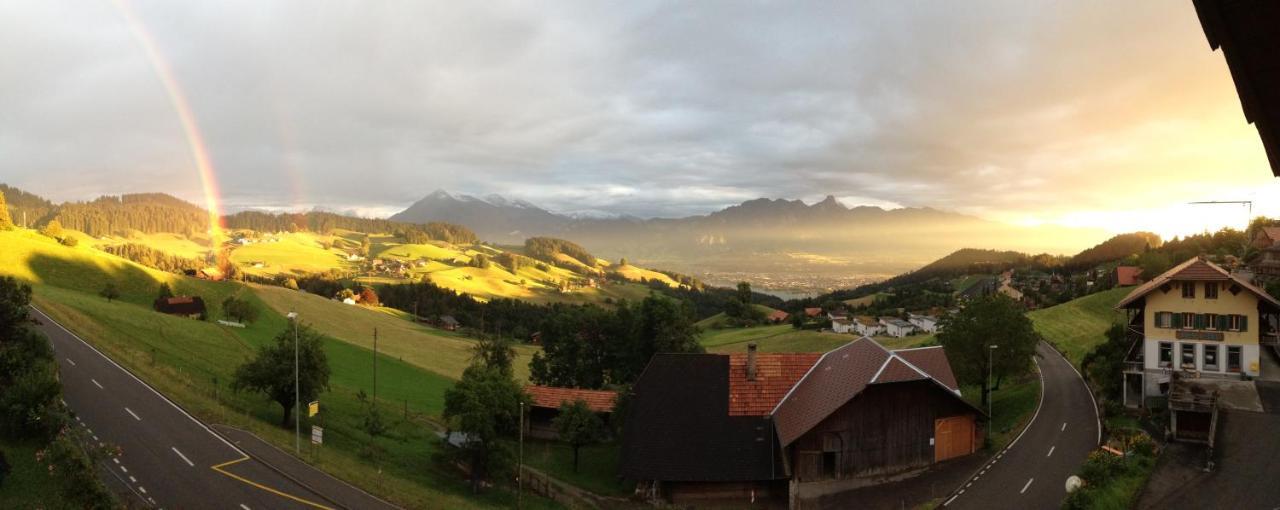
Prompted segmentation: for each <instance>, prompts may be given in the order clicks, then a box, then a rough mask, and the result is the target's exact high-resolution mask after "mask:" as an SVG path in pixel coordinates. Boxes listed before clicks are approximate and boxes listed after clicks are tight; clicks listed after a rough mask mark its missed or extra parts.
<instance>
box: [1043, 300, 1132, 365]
mask: <svg viewBox="0 0 1280 510" xmlns="http://www.w3.org/2000/svg"><path fill="white" fill-rule="evenodd" d="M1132 290H1133V288H1132V287H1122V288H1118V289H1111V290H1105V291H1102V292H1098V293H1096V294H1090V295H1088V296H1084V297H1082V298H1079V299H1074V300H1071V301H1068V302H1066V303H1062V304H1060V305H1057V306H1051V307H1049V308H1044V309H1041V310H1035V311H1032V312H1030V313H1028V314H1027V317H1030V318H1031V322H1032V323H1033V324H1035V327H1036V331H1038V332H1040V334H1041V335H1043V336H1044V339H1045V340H1046V341H1048V342H1049V343H1051V344H1053V345H1054V346H1056V347H1057V348H1058V349H1059V350H1061V351H1063V352H1064V353H1065V354H1066V356H1067V359H1069V360H1071V363H1072V364H1074V365H1076V366H1077V367H1079V366H1080V360H1082V359H1083V358H1084V355H1085V354H1087V353H1088V352H1089V351H1091V350H1093V348H1094V347H1096V346H1097V345H1098V344H1100V343H1102V341H1103V340H1105V337H1104V334H1105V333H1106V331H1107V328H1109V327H1111V325H1112V324H1114V323H1116V322H1119V321H1122V320H1123V319H1124V313H1123V312H1120V311H1117V310H1115V305H1116V303H1119V302H1120V300H1121V299H1123V298H1124V297H1125V296H1127V295H1128V294H1129V292H1130V291H1132Z"/></svg>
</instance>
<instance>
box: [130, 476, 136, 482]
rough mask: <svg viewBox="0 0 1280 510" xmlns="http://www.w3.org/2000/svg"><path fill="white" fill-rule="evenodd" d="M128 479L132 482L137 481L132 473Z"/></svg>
mask: <svg viewBox="0 0 1280 510" xmlns="http://www.w3.org/2000/svg"><path fill="white" fill-rule="evenodd" d="M129 481H130V482H133V483H138V479H137V478H134V477H133V475H129Z"/></svg>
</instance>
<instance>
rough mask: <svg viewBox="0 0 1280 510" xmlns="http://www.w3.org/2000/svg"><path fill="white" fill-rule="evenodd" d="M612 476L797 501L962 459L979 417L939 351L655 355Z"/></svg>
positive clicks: (704, 496)
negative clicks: (618, 470) (618, 468)
mask: <svg viewBox="0 0 1280 510" xmlns="http://www.w3.org/2000/svg"><path fill="white" fill-rule="evenodd" d="M632 391H633V397H632V401H631V404H630V406H629V407H628V415H627V420H626V424H627V425H626V427H625V431H624V437H623V451H622V466H621V474H622V476H623V477H625V478H627V479H631V480H637V481H638V482H639V484H640V488H641V489H642V490H643V491H644V492H645V493H646V494H647V495H648V497H650V498H653V499H660V500H666V501H670V502H673V503H678V504H688V503H696V502H714V503H715V504H729V505H737V504H749V503H764V502H772V503H774V504H778V505H786V506H790V507H792V508H799V507H803V506H805V505H804V503H805V502H806V501H809V500H816V499H817V497H818V496H819V495H821V494H826V493H831V492H832V491H833V490H841V488H842V487H847V488H855V487H858V486H862V485H866V484H868V483H873V482H872V480H873V479H874V478H876V477H878V476H881V475H886V474H897V473H906V472H909V471H913V470H918V469H922V468H925V467H928V466H930V465H931V464H934V463H936V462H941V461H944V460H948V459H951V458H955V457H960V456H964V455H968V454H970V453H973V452H974V451H976V449H977V448H978V447H979V444H980V441H979V440H978V438H979V437H980V436H979V430H980V429H979V420H981V419H983V417H984V415H983V414H982V412H981V411H980V410H978V409H977V408H975V407H973V406H972V405H971V404H969V403H968V402H967V401H965V400H964V399H962V398H961V397H960V390H959V386H958V385H957V384H956V380H955V376H954V375H953V373H952V371H951V365H950V363H949V362H948V361H947V357H946V355H945V353H944V352H943V350H942V348H941V347H926V348H919V349H906V350H899V351H889V350H887V349H885V348H884V347H882V346H880V344H878V343H876V342H875V341H874V340H872V339H870V338H866V337H863V338H860V339H858V340H856V341H853V342H850V343H848V344H846V345H844V346H842V347H840V348H838V349H835V350H833V351H830V352H827V353H826V354H822V355H819V354H811V353H788V354H763V353H757V352H756V351H755V346H754V345H751V346H749V348H748V352H747V353H745V354H658V355H655V356H654V357H653V359H652V360H650V362H649V365H648V367H647V368H646V369H645V371H644V373H643V374H642V375H641V376H640V379H639V380H638V381H636V383H635V385H634V386H633V389H632Z"/></svg>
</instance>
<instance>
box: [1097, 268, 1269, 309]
mask: <svg viewBox="0 0 1280 510" xmlns="http://www.w3.org/2000/svg"><path fill="white" fill-rule="evenodd" d="M1171 281H1231V282H1233V283H1235V284H1236V285H1239V286H1241V287H1243V288H1245V289H1247V290H1248V291H1249V292H1252V293H1253V294H1254V295H1256V296H1258V299H1259V300H1261V301H1263V302H1266V303H1268V304H1270V305H1271V306H1273V307H1277V308H1280V301H1276V298H1274V297H1271V295H1270V294H1267V292H1266V291H1264V290H1262V289H1259V288H1258V287H1256V286H1254V285H1253V284H1252V283H1249V282H1248V281H1246V280H1245V279H1243V278H1240V277H1238V276H1235V275H1233V274H1231V273H1230V272H1228V271H1227V270H1226V269H1223V268H1221V267H1218V265H1217V264H1214V263H1212V262H1209V261H1207V260H1204V259H1202V258H1200V257H1195V258H1192V259H1189V260H1187V261H1186V262H1183V263H1181V264H1178V265H1176V266H1174V267H1173V269H1170V270H1168V271H1165V272H1164V274H1161V275H1159V276H1156V277H1155V278H1152V279H1151V281H1148V282H1147V283H1145V284H1142V285H1140V286H1138V287H1137V288H1135V289H1133V292H1130V293H1129V295H1128V296H1125V298H1124V299H1121V300H1120V303H1118V304H1116V308H1126V307H1128V306H1129V305H1130V304H1133V303H1135V302H1138V301H1140V300H1141V299H1142V297H1143V296H1146V295H1147V294H1150V293H1151V291H1153V290H1156V289H1158V288H1160V286H1162V285H1164V284H1166V283H1168V282H1171Z"/></svg>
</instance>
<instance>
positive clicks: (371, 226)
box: [224, 211, 479, 244]
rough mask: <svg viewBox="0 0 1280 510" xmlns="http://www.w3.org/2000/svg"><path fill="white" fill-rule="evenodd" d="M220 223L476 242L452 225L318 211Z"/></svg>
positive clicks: (252, 215) (245, 215)
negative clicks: (359, 216)
mask: <svg viewBox="0 0 1280 510" xmlns="http://www.w3.org/2000/svg"><path fill="white" fill-rule="evenodd" d="M224 221H225V223H226V227H227V228H231V229H249V230H256V231H259V232H295V231H299V230H306V231H311V232H329V231H332V230H333V229H344V230H352V231H356V232H383V233H388V234H391V233H394V234H397V235H399V236H402V237H404V238H405V239H406V240H407V241H408V242H410V243H420V242H423V241H427V240H434V241H445V242H448V243H453V244H474V243H476V242H479V238H478V237H477V236H476V233H475V232H472V231H471V229H469V228H467V227H464V226H461V225H455V224H452V223H444V222H439V221H433V222H430V223H426V224H416V223H403V222H399V221H391V220H382V219H374V218H357V217H354V216H343V215H341V214H334V213H330V212H319V211H312V212H306V213H276V214H272V213H264V212H258V211H244V212H239V213H236V214H232V215H230V216H226V217H225V218H224Z"/></svg>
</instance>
